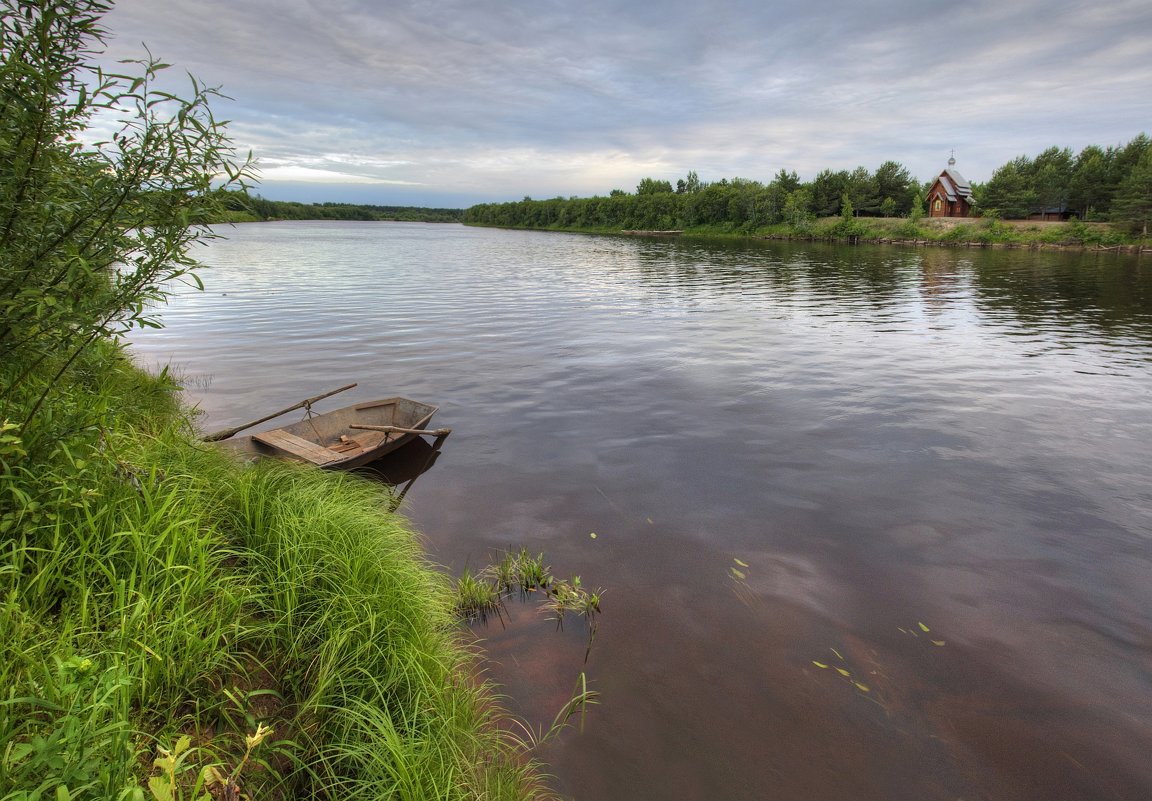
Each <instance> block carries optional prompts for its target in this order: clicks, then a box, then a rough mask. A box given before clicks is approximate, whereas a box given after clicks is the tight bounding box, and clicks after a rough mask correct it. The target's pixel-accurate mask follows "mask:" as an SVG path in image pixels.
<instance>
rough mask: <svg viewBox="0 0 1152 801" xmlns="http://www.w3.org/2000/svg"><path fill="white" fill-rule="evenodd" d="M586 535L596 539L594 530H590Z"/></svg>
mask: <svg viewBox="0 0 1152 801" xmlns="http://www.w3.org/2000/svg"><path fill="white" fill-rule="evenodd" d="M588 536H589V537H591V538H592V539H596V532H595V531H593V532H592V533H591V534H589V535H588Z"/></svg>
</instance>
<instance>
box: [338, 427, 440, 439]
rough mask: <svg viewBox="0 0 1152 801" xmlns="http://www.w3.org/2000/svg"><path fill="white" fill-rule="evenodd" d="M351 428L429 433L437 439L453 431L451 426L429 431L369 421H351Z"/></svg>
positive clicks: (392, 432)
mask: <svg viewBox="0 0 1152 801" xmlns="http://www.w3.org/2000/svg"><path fill="white" fill-rule="evenodd" d="M348 427H349V428H360V429H363V430H364V431H383V432H385V433H386V434H427V435H428V436H430V437H436V439H443V438H444V437H446V436H448V435H449V434H451V433H452V429H450V428H437V429H435V430H434V431H429V430H427V429H425V428H400V427H399V426H371V425H368V424H367V423H351V424H350V425H349V426H348Z"/></svg>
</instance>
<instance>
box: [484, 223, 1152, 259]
mask: <svg viewBox="0 0 1152 801" xmlns="http://www.w3.org/2000/svg"><path fill="white" fill-rule="evenodd" d="M468 224H469V225H480V224H479V223H468ZM498 227H514V228H528V229H531V230H546V231H566V232H571V233H591V234H610V235H614V234H632V235H651V236H658V235H661V234H665V233H667V234H672V235H675V236H680V237H708V238H717V237H719V238H737V239H779V240H795V241H806V242H854V243H871V244H894V245H915V246H939V247H994V248H1033V249H1099V250H1112V251H1120V252H1129V253H1131V252H1148V251H1152V241H1150V240H1144V239H1141V238H1139V237H1132V236H1129V235H1126V234H1124V233H1123V232H1122V231H1120V230H1118V229H1116V228H1115V227H1114V226H1112V225H1111V224H1109V223H1082V222H1079V221H1077V220H1072V221H1070V222H1038V221H1031V220H995V219H981V218H926V217H925V218H921V219H919V220H913V219H909V218H888V217H855V218H851V219H848V220H845V219H844V218H842V217H825V218H821V219H817V220H809V221H804V222H803V223H802V224H800V225H789V224H786V223H781V224H778V225H770V226H759V227H753V226H747V225H743V226H735V225H731V224H718V225H697V226H689V227H686V228H683V229H679V230H676V231H670V232H663V231H660V230H643V231H635V230H627V229H623V228H619V227H610V226H591V227H589V226H571V225H568V226H565V225H549V226H498Z"/></svg>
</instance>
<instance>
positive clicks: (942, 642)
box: [932, 640, 944, 647]
mask: <svg viewBox="0 0 1152 801" xmlns="http://www.w3.org/2000/svg"><path fill="white" fill-rule="evenodd" d="M932 644H933V645H939V646H941V647H943V646H944V641H943V640H933V641H932Z"/></svg>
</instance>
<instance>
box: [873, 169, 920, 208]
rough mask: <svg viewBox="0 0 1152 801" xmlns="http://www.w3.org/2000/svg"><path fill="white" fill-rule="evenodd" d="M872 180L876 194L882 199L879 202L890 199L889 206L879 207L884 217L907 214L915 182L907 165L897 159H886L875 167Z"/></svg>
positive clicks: (910, 205)
mask: <svg viewBox="0 0 1152 801" xmlns="http://www.w3.org/2000/svg"><path fill="white" fill-rule="evenodd" d="M873 181H874V182H875V184H876V196H877V197H879V198H881V199H882V201H881V202H882V203H883V200H884V199H888V198H890V199H891V200H892V206H891V207H890V208H888V209H885V208H882V209H881V211H883V212H884V216H885V217H895V216H896V215H898V214H907V213H908V212H909V211H910V210H911V208H912V195H913V191H914V187H915V183H916V182H915V181H913V180H912V176H911V175H910V174H909V173H908V168H907V167H905V166H904V165H903V164H901V163H900V162H898V161H886V162H884V163H883V164H881V165H880V166H879V167H877V168H876V174H875V176H874V177H873ZM889 212H890V213H889Z"/></svg>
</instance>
